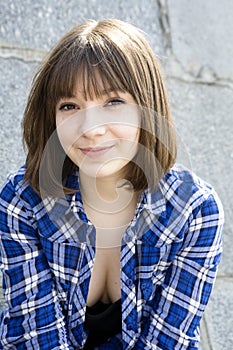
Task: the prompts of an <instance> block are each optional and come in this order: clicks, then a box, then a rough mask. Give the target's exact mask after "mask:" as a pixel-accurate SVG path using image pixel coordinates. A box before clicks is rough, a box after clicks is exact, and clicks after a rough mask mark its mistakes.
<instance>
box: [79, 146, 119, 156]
mask: <svg viewBox="0 0 233 350" xmlns="http://www.w3.org/2000/svg"><path fill="white" fill-rule="evenodd" d="M113 147H114V146H107V147H93V148H92V147H87V148H80V151H81V152H82V153H83V154H84V155H85V156H88V157H90V158H98V157H100V156H102V155H104V154H105V153H107V152H108V151H110V149H112V148H113Z"/></svg>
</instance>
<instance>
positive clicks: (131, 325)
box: [127, 323, 133, 331]
mask: <svg viewBox="0 0 233 350" xmlns="http://www.w3.org/2000/svg"><path fill="white" fill-rule="evenodd" d="M127 329H128V331H132V330H133V324H132V323H129V324H128V326H127Z"/></svg>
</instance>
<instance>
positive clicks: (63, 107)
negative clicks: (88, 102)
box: [59, 103, 78, 112]
mask: <svg viewBox="0 0 233 350" xmlns="http://www.w3.org/2000/svg"><path fill="white" fill-rule="evenodd" d="M70 107H72V108H70ZM73 109H78V106H77V105H75V104H74V103H63V104H62V105H61V106H60V107H59V110H60V111H65V112H66V111H70V110H73Z"/></svg>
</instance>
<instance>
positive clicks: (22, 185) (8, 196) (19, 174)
mask: <svg viewBox="0 0 233 350" xmlns="http://www.w3.org/2000/svg"><path fill="white" fill-rule="evenodd" d="M25 172H26V167H25V166H22V167H21V168H20V169H19V170H18V171H16V172H14V173H11V174H9V175H8V177H7V179H6V181H5V183H4V184H3V185H2V186H1V188H0V199H1V203H3V202H5V203H7V202H8V203H10V202H11V203H14V204H16V203H17V202H19V201H21V202H24V203H28V204H30V205H29V206H31V207H33V206H34V205H36V203H38V202H39V201H40V197H39V196H38V195H37V194H36V192H35V191H34V190H33V188H32V187H31V185H30V183H29V182H28V181H27V180H26V179H25Z"/></svg>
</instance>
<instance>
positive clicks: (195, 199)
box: [158, 164, 223, 216]
mask: <svg viewBox="0 0 233 350" xmlns="http://www.w3.org/2000/svg"><path fill="white" fill-rule="evenodd" d="M158 190H159V191H160V192H161V194H162V196H163V198H164V201H165V204H166V206H167V207H172V209H173V210H175V211H177V212H178V213H180V214H182V215H183V214H184V213H185V212H186V213H187V212H188V213H189V214H190V213H191V212H194V211H198V210H201V208H202V207H203V206H205V207H209V208H210V211H212V212H217V213H219V214H221V216H223V208H222V203H221V200H220V198H219V196H218V194H217V193H216V191H215V189H214V187H213V186H212V185H211V184H210V183H208V182H206V181H205V180H203V179H202V178H200V177H199V176H198V175H196V174H195V173H194V172H193V171H191V170H189V169H187V168H185V167H184V166H182V165H180V164H175V165H174V166H173V167H172V168H171V169H170V171H169V172H167V173H166V174H165V175H164V176H163V178H162V179H161V180H160V182H159V184H158Z"/></svg>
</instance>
